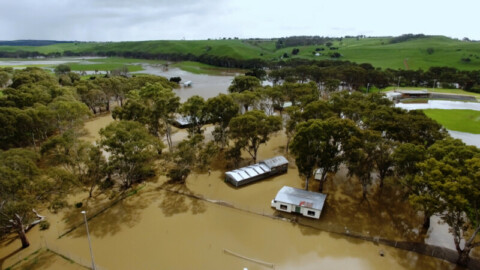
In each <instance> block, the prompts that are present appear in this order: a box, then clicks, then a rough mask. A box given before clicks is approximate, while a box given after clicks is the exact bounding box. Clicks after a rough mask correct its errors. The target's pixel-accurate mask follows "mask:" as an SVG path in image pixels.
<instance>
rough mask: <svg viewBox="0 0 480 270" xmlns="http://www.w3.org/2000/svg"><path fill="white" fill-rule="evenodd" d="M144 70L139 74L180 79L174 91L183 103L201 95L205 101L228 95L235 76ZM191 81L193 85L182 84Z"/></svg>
mask: <svg viewBox="0 0 480 270" xmlns="http://www.w3.org/2000/svg"><path fill="white" fill-rule="evenodd" d="M143 68H144V70H142V71H139V72H138V73H146V74H153V75H159V76H163V77H166V78H171V77H180V78H181V79H182V81H181V82H180V84H181V86H180V88H178V89H174V91H175V93H177V95H178V96H179V97H180V99H181V101H182V102H183V101H186V100H187V99H188V98H189V97H191V96H194V95H199V96H201V97H203V98H204V99H208V98H211V97H215V96H217V95H218V94H220V93H223V94H227V93H228V87H229V86H230V84H231V83H232V80H233V78H234V74H230V75H221V76H219V75H205V74H193V73H190V72H188V71H184V70H181V69H179V68H169V69H168V70H167V71H165V70H164V69H163V68H162V67H159V66H154V65H143ZM187 81H191V82H192V85H191V86H189V87H184V86H183V85H182V83H184V82H187Z"/></svg>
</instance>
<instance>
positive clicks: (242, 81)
mask: <svg viewBox="0 0 480 270" xmlns="http://www.w3.org/2000/svg"><path fill="white" fill-rule="evenodd" d="M260 86H261V83H260V80H259V79H258V78H257V77H254V76H245V75H240V76H236V77H235V78H233V81H232V84H231V85H230V86H229V87H228V91H229V92H230V93H241V92H243V91H247V90H248V91H254V90H255V89H256V88H258V87H260Z"/></svg>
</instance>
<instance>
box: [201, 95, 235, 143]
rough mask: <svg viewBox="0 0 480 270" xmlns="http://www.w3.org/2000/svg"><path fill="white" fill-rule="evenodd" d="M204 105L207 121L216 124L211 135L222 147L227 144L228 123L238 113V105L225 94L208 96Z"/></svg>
mask: <svg viewBox="0 0 480 270" xmlns="http://www.w3.org/2000/svg"><path fill="white" fill-rule="evenodd" d="M205 107H206V112H207V119H208V121H209V122H212V123H214V124H216V126H215V129H214V131H213V133H212V134H213V137H214V138H215V141H216V142H220V145H221V147H222V148H224V147H225V146H226V145H227V144H228V142H227V139H228V136H227V134H228V131H227V130H228V125H229V123H230V120H231V119H232V118H233V117H235V116H237V115H238V112H239V107H238V105H237V104H236V103H235V101H234V100H233V98H232V97H231V96H230V95H225V94H220V95H218V96H216V97H213V98H209V99H208V100H207V102H206V104H205Z"/></svg>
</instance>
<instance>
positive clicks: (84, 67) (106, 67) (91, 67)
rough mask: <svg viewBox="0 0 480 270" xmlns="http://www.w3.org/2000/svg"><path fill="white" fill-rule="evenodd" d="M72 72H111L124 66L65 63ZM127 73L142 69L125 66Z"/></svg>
mask: <svg viewBox="0 0 480 270" xmlns="http://www.w3.org/2000/svg"><path fill="white" fill-rule="evenodd" d="M67 65H68V66H70V68H71V69H72V71H88V70H101V71H107V70H108V71H111V70H114V69H117V68H121V67H123V66H125V64H122V63H98V64H81V63H67ZM126 66H127V68H128V71H129V72H134V71H142V70H143V68H142V66H141V65H126Z"/></svg>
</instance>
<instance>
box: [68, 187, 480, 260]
mask: <svg viewBox="0 0 480 270" xmlns="http://www.w3.org/2000/svg"><path fill="white" fill-rule="evenodd" d="M143 187H144V186H141V187H139V188H137V189H136V190H133V191H131V192H129V193H128V194H125V195H124V196H121V197H120V198H118V199H117V200H115V201H114V202H113V203H111V204H109V205H108V206H107V207H105V208H103V209H100V210H99V211H98V212H96V213H95V214H93V215H92V216H90V217H89V218H88V220H90V219H92V218H94V217H96V216H98V215H99V214H101V213H103V212H105V211H106V210H107V209H109V208H111V207H112V206H114V205H115V204H117V203H118V202H119V201H121V200H123V199H125V198H127V197H129V196H130V195H133V194H136V193H137V191H138V190H140V189H142V188H143ZM159 189H161V190H164V191H167V192H171V193H175V194H179V195H182V196H186V197H189V198H193V199H197V200H201V201H205V202H208V203H212V204H216V205H219V206H223V207H228V208H232V209H236V210H239V211H243V212H247V213H250V214H254V215H259V216H264V217H268V218H272V219H277V220H282V221H288V222H292V223H296V224H298V225H300V226H304V227H309V228H312V229H315V230H320V231H326V232H330V233H336V234H340V235H343V236H347V237H353V238H357V239H361V240H364V241H369V242H374V243H380V244H383V245H387V246H391V247H394V248H398V249H403V250H406V251H413V252H416V253H419V254H423V255H427V256H431V257H435V258H439V259H442V260H446V261H449V262H451V263H456V261H457V259H458V253H457V252H456V251H455V250H451V249H448V248H444V247H439V246H432V245H428V244H424V243H418V242H407V241H396V240H390V239H385V238H381V237H379V236H367V235H363V234H361V233H356V232H350V231H349V230H348V228H347V227H345V228H342V229H337V227H335V228H332V227H327V226H322V224H317V225H319V227H316V226H312V225H311V224H307V223H304V222H302V218H299V217H296V216H295V217H293V218H286V217H282V216H276V215H272V214H269V213H265V210H264V208H262V211H258V209H257V210H255V209H251V208H250V207H238V206H235V205H234V204H232V203H229V202H226V201H221V200H213V199H208V198H205V197H203V196H201V195H196V194H193V193H190V192H185V191H180V190H172V189H169V188H164V187H160V188H159ZM81 225H83V222H82V223H79V224H77V225H75V226H73V227H72V228H71V229H69V230H68V231H66V232H64V233H63V234H62V235H60V236H59V238H61V237H63V236H65V235H66V234H68V233H70V232H72V231H74V230H75V229H76V228H77V227H79V226H81ZM59 254H61V253H59ZM62 255H63V254H62ZM82 265H83V264H82ZM86 267H88V268H90V266H86ZM468 268H469V269H480V260H479V259H478V258H471V259H470V262H469V265H468Z"/></svg>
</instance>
